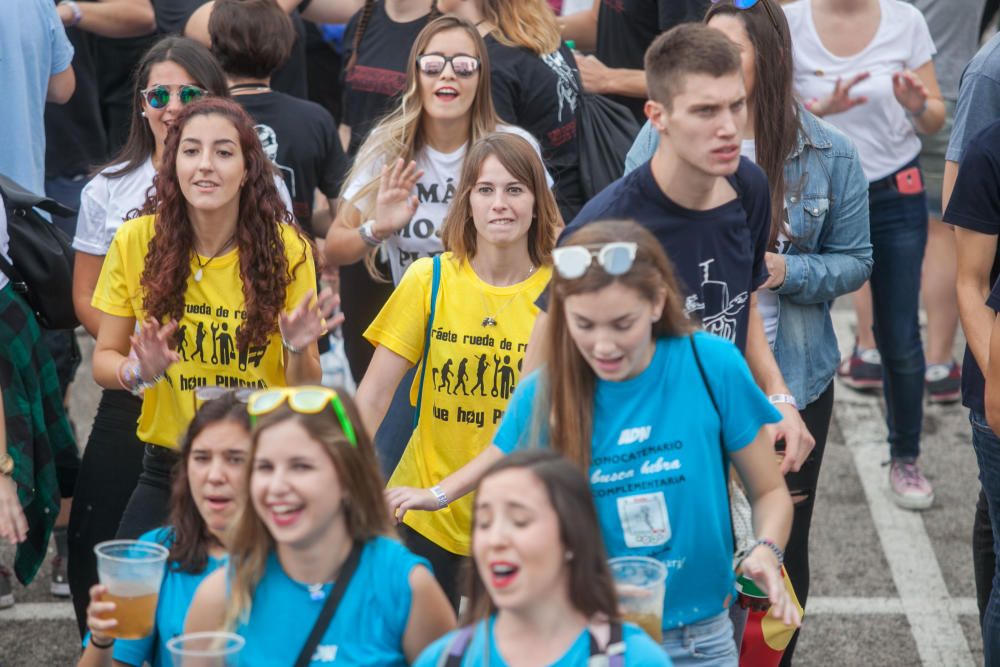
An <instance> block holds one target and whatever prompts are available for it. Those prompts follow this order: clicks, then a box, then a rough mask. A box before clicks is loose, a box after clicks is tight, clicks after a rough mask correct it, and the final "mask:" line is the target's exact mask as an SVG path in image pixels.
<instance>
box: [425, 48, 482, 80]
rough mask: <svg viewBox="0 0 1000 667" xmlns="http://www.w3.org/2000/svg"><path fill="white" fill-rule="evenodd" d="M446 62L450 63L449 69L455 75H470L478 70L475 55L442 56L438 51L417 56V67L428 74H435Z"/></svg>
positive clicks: (442, 69)
mask: <svg viewBox="0 0 1000 667" xmlns="http://www.w3.org/2000/svg"><path fill="white" fill-rule="evenodd" d="M448 63H451V71H453V72H454V73H455V76H460V77H463V78H465V77H470V76H472V75H473V74H475V73H476V72H478V71H479V58H476V57H475V56H463V55H458V56H442V55H441V54H438V53H425V54H424V55H422V56H417V67H418V68H419V69H420V71H421V72H423V73H424V74H427V75H428V76H437V75H438V74H440V73H441V72H443V71H444V68H445V65H447V64H448Z"/></svg>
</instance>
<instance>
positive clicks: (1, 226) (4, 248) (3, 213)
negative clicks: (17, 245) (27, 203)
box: [0, 204, 10, 289]
mask: <svg viewBox="0 0 1000 667" xmlns="http://www.w3.org/2000/svg"><path fill="white" fill-rule="evenodd" d="M9 250H10V235H9V234H8V233H7V209H6V208H4V206H3V204H0V254H2V255H3V258H4V259H6V260H7V262H8V263H9V262H10V252H9ZM9 282H10V279H9V278H7V274H6V273H4V272H3V271H0V289H3V288H4V287H6V286H7V283H9Z"/></svg>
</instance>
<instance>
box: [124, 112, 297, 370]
mask: <svg viewBox="0 0 1000 667" xmlns="http://www.w3.org/2000/svg"><path fill="white" fill-rule="evenodd" d="M209 114H216V115H219V116H222V117H223V118H225V119H227V120H229V121H230V122H231V123H232V124H233V126H234V127H235V128H236V132H237V134H238V135H239V139H240V148H241V149H242V152H243V160H244V164H245V166H246V181H245V183H244V185H243V187H242V188H241V190H240V208H239V216H238V218H237V220H236V246H237V247H238V248H239V256H240V278H241V279H242V281H243V299H244V302H245V306H244V307H245V310H246V312H247V319H246V325H245V326H241V327H240V330H239V334H238V336H237V339H236V343H237V345H238V346H239V349H240V350H241V351H245V350H247V349H248V348H249V347H250V346H251V345H264V344H265V343H266V341H267V338H268V337H269V336H270V335H271V334H273V333H274V332H276V331H277V330H278V315H279V314H280V313H281V311H282V310H283V309H284V306H285V293H286V289H287V288H288V285H289V284H291V282H292V280H293V278H294V275H295V272H296V271H297V270H298V268H299V267H300V266H301V265H302V264H304V263H305V262H306V261H307V252H311V253H312V255H313V257H314V258H315V257H316V249H315V246H314V245H313V243H312V241H311V240H310V239H309V238H308V237H307V236H306V235H305V234H304V233H303V232H302V230H301V229H300V228H299V227H298V224H297V223H296V222H295V218H294V217H292V215H291V213H289V212H288V210H287V209H286V208H285V205H284V203H283V202H282V201H281V197H280V196H279V195H278V190H277V188H275V186H274V171H273V167H272V165H271V162H270V160H268V159H267V156H266V155H264V150H263V149H262V148H261V145H260V140H259V139H258V138H257V133H256V131H255V130H254V124H253V120H251V118H250V116H249V115H247V112H246V111H244V110H243V107H241V106H240V105H239V104H237V103H236V102H233V101H232V100H228V99H224V98H221V97H207V98H204V99H202V100H199V101H197V102H193V103H191V104H188V105H187V106H185V107H184V108H183V110H182V111H181V113H180V115H179V116H178V117H177V120H176V121H175V122H174V123H173V125H171V126H170V129H169V130H168V131H167V138H166V143H165V145H164V151H163V161H162V162H161V164H160V169H159V172H158V173H157V175H156V178H155V180H154V184H155V187H154V189H153V191H152V192H151V193H150V195H149V196H148V197H147V199H146V203H145V204H144V205H143V207H142V212H143V213H146V214H150V213H152V214H155V215H156V221H155V223H154V229H155V234H154V236H153V239H152V241H150V243H149V252H148V253H147V255H146V265H145V268H144V269H143V272H142V278H141V279H140V285H141V287H142V290H143V308H144V309H145V311H146V312H147V313H148V314H149V315H150V316H151V317H154V318H156V319H157V320H158V321H163V320H164V319H166V318H173V319H175V320H178V321H179V320H180V319H181V317H182V316H183V314H184V292H185V291H186V290H187V281H188V277H189V276H190V275H191V253H193V252H194V229H193V228H192V226H191V222H190V220H189V219H188V208H187V207H188V204H187V200H185V199H184V195H183V193H182V192H181V189H180V185H179V183H178V181H177V147H178V144H179V143H180V137H181V132H182V131H183V129H184V126H185V125H186V124H187V123H188V121H190V120H191V119H192V118H194V117H196V116H204V115H209ZM282 223H284V224H288V225H292V226H293V227H294V228H295V229H296V230H297V231H298V236H299V238H300V239H301V241H302V257H301V258H300V259H299V261H298V262H297V263H296V264H295V266H294V267H290V266H289V262H288V259H287V258H286V255H285V245H284V242H283V241H282V238H281V228H280V227H279V225H280V224H282Z"/></svg>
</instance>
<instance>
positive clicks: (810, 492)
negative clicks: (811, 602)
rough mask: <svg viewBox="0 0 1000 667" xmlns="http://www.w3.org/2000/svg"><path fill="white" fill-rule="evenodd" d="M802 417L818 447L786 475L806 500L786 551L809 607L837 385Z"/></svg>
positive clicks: (791, 648)
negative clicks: (815, 516) (816, 519)
mask: <svg viewBox="0 0 1000 667" xmlns="http://www.w3.org/2000/svg"><path fill="white" fill-rule="evenodd" d="M799 415H801V417H802V421H803V422H805V424H806V428H808V429H809V432H810V433H811V434H812V436H813V437H814V438H815V439H816V447H814V448H813V450H812V453H810V454H809V458H807V459H806V462H805V463H803V464H802V467H801V468H800V469H799V471H798V472H790V473H788V474H787V475H785V483H786V484H787V485H788V491H789V493H791V494H792V501H796V500H798V499H799V498H801V499H802V500H798V502H795V504H794V505H793V506H792V508H793V512H792V532H791V534H790V535H789V536H788V545H787V546H786V547H785V570H786V571H787V572H788V578H789V579H790V580H791V582H792V587H793V588H794V589H795V594H796V595H797V596H798V598H799V603H800V604H801V605H802V606H803V607H805V606H806V599H807V598H808V597H809V527H810V525H811V524H812V513H813V507H814V506H815V504H816V485H817V482H819V470H820V466H821V465H822V464H823V452H824V451H825V450H826V436H827V433H828V432H829V430H830V418H831V417H832V416H833V382H832V381H831V382H830V384H829V385H827V387H826V389H824V390H823V393H822V394H820V395H819V398H817V399H816V400H815V401H813V402H812V403H810V404H809V405H807V406H806V407H805V409H803V410H800V411H799ZM798 639H799V632H798V630H796V631H795V634H794V635H793V636H792V641H791V642H789V643H788V648H786V649H785V654H784V656H783V657H782V658H781V665H782V667H788V666H789V665H791V664H792V655H793V654H794V653H795V644H796V642H798Z"/></svg>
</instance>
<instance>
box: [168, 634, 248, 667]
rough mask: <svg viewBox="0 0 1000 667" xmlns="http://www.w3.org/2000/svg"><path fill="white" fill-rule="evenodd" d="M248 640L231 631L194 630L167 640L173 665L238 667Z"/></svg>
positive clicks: (180, 666)
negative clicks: (241, 653)
mask: <svg viewBox="0 0 1000 667" xmlns="http://www.w3.org/2000/svg"><path fill="white" fill-rule="evenodd" d="M245 643H246V640H244V639H243V637H240V636H239V635H235V634H233V633H231V632H192V633H189V634H186V635H180V636H178V637H174V638H173V639H171V640H169V641H168V642H167V652H168V653H170V659H171V660H172V661H173V667H236V665H237V663H238V661H239V655H240V651H242V650H243V645H244V644H245Z"/></svg>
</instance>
